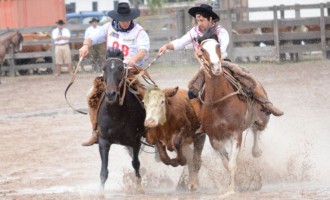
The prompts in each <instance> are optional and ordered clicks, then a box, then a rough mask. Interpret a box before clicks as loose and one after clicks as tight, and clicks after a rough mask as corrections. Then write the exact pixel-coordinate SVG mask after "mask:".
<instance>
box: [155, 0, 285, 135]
mask: <svg viewBox="0 0 330 200" xmlns="http://www.w3.org/2000/svg"><path fill="white" fill-rule="evenodd" d="M188 13H189V14H190V15H191V16H193V17H195V18H196V21H197V25H196V26H195V27H193V28H192V29H191V30H189V31H188V33H186V34H185V35H184V36H182V37H181V38H179V39H176V40H173V41H171V42H170V43H168V44H165V45H163V46H162V47H161V48H160V49H159V51H158V55H160V54H163V53H165V52H166V50H167V49H169V50H178V49H183V48H185V47H186V46H187V45H190V44H192V45H193V47H194V49H195V52H196V55H197V56H198V57H200V56H201V55H202V53H201V51H200V49H199V44H198V42H197V39H198V37H201V36H203V34H204V33H205V32H206V31H208V30H209V29H210V28H211V27H212V29H215V30H216V32H217V36H218V42H219V44H220V49H221V57H222V58H224V60H227V61H230V59H228V57H227V56H228V54H227V47H228V44H229V34H228V32H227V31H226V29H224V28H223V27H221V26H220V25H219V24H217V22H218V21H219V20H220V17H219V16H218V15H217V14H216V13H215V12H213V10H212V7H211V6H210V5H207V4H201V5H200V6H197V7H192V8H190V9H189V10H188ZM235 66H238V65H233V66H232V68H231V69H230V70H231V71H232V72H233V73H234V74H235V75H237V76H242V75H244V76H246V77H248V78H250V79H253V80H254V82H257V81H256V80H255V79H254V77H253V76H251V75H250V74H249V72H246V71H244V70H242V69H241V68H240V67H235ZM201 68H202V67H201ZM203 85H204V76H203V69H201V70H199V71H198V72H197V74H196V75H195V76H194V77H193V79H192V80H191V81H190V83H189V86H188V88H189V91H188V96H189V98H190V99H191V101H198V99H196V97H197V95H198V92H199V91H200V90H201V89H202V87H203ZM252 92H253V95H254V98H255V99H256V100H257V101H258V102H259V103H260V104H261V105H262V106H263V108H264V109H265V110H266V111H267V113H272V114H274V115H275V116H280V115H283V112H282V111H281V110H279V109H278V108H276V107H275V106H273V104H272V103H271V102H270V101H269V100H268V98H267V95H266V93H265V91H264V90H263V88H262V86H261V85H257V86H256V87H255V88H254V89H253V90H252ZM193 105H199V103H196V102H195V103H193ZM194 109H195V111H196V113H197V114H198V113H199V110H200V107H199V106H194ZM196 133H203V129H202V127H201V128H200V129H199V130H197V132H196Z"/></svg>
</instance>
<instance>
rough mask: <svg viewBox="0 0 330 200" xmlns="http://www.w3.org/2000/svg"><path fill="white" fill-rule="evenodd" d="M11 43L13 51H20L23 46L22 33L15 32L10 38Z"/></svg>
mask: <svg viewBox="0 0 330 200" xmlns="http://www.w3.org/2000/svg"><path fill="white" fill-rule="evenodd" d="M11 43H12V44H13V46H14V50H15V52H18V51H22V48H23V35H22V34H21V33H20V32H18V31H17V32H15V34H14V35H13V37H12V38H11Z"/></svg>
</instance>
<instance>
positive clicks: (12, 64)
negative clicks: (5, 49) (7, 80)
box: [8, 45, 16, 76]
mask: <svg viewBox="0 0 330 200" xmlns="http://www.w3.org/2000/svg"><path fill="white" fill-rule="evenodd" d="M9 55H10V58H9V59H8V63H9V76H15V75H16V66H15V61H14V47H13V46H12V45H10V48H9Z"/></svg>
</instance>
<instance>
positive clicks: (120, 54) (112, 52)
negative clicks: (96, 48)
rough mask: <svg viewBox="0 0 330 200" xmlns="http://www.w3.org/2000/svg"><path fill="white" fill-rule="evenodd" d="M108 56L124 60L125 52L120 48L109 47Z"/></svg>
mask: <svg viewBox="0 0 330 200" xmlns="http://www.w3.org/2000/svg"><path fill="white" fill-rule="evenodd" d="M108 58H119V59H121V60H124V53H123V52H122V51H121V50H120V49H114V48H108V49H107V59H108Z"/></svg>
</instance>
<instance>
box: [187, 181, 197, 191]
mask: <svg viewBox="0 0 330 200" xmlns="http://www.w3.org/2000/svg"><path fill="white" fill-rule="evenodd" d="M197 188H198V185H197V184H195V183H189V185H188V190H189V191H190V192H193V191H196V190H197Z"/></svg>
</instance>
